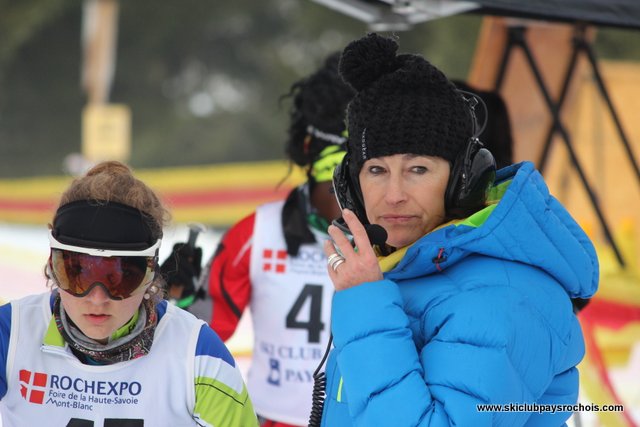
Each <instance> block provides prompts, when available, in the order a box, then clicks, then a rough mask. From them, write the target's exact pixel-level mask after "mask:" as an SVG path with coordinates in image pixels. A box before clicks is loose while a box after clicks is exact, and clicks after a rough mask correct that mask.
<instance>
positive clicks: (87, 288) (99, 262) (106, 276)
mask: <svg viewBox="0 0 640 427" xmlns="http://www.w3.org/2000/svg"><path fill="white" fill-rule="evenodd" d="M160 242H161V240H160V239H158V240H157V241H156V243H155V244H154V245H153V246H151V247H149V248H147V249H143V250H137V251H132V250H111V249H97V248H85V247H81V246H73V245H67V244H64V243H61V242H59V241H58V240H56V238H55V237H54V236H53V233H51V232H50V233H49V243H50V247H51V257H50V267H51V271H52V274H53V277H54V279H55V280H56V282H57V285H58V287H59V288H60V289H62V290H64V291H66V292H68V293H70V294H71V295H73V296H76V297H83V296H85V295H87V294H89V292H91V290H92V289H93V288H94V287H96V286H100V287H102V288H103V289H104V290H105V291H106V292H107V294H108V295H109V298H111V299H114V300H122V299H126V298H129V297H131V296H133V295H137V294H140V293H142V292H144V291H145V290H146V288H147V286H148V285H149V284H151V282H152V281H153V279H154V277H155V270H156V263H157V254H158V249H159V248H160Z"/></svg>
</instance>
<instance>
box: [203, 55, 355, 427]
mask: <svg viewBox="0 0 640 427" xmlns="http://www.w3.org/2000/svg"><path fill="white" fill-rule="evenodd" d="M352 95H353V91H352V89H351V88H350V87H349V86H347V85H346V84H345V83H344V82H343V81H342V79H341V78H340V77H339V75H338V55H336V54H334V55H331V56H329V57H328V58H327V59H326V61H325V63H324V65H323V66H322V67H321V68H320V69H318V70H317V71H315V72H314V73H313V74H311V75H310V76H308V77H306V78H304V79H302V80H300V81H298V82H296V83H295V84H293V86H292V87H291V91H290V93H289V96H290V97H291V98H292V107H291V110H290V119H291V120H290V126H289V131H288V133H289V138H288V140H287V144H286V153H287V157H288V158H289V159H290V161H291V162H292V163H295V164H297V165H299V166H302V167H305V168H306V170H307V177H308V179H307V181H306V182H305V183H304V184H302V185H301V186H299V187H297V188H295V189H293V190H292V191H291V192H290V193H289V195H288V197H287V198H286V200H281V201H277V202H272V203H268V204H265V205H262V206H260V207H258V208H257V210H256V211H255V212H253V213H252V214H250V215H249V216H247V217H246V218H244V219H242V220H240V221H239V222H238V223H236V224H235V225H234V226H233V227H231V228H230V229H229V230H228V232H227V233H226V234H225V235H224V236H223V238H222V240H221V242H220V244H219V246H218V248H217V250H216V252H215V254H214V255H213V257H212V259H211V260H210V261H209V262H208V263H207V266H206V267H205V269H204V270H205V271H204V274H205V275H206V276H205V277H203V278H201V280H205V281H206V282H205V283H208V287H209V288H208V290H209V294H210V295H211V297H212V299H213V314H212V319H211V326H212V328H213V329H214V330H215V331H216V332H217V333H218V334H219V335H220V337H221V338H222V339H223V340H227V339H228V338H229V337H230V336H231V335H232V334H233V332H234V331H235V329H236V327H237V325H238V322H239V320H240V317H241V316H242V313H243V312H244V310H245V309H246V308H247V307H249V308H250V310H251V317H252V320H253V331H254V339H255V341H254V348H253V358H252V363H251V368H250V371H249V374H248V380H247V386H248V388H249V393H250V395H251V399H252V401H253V404H254V407H255V408H256V412H257V413H258V415H259V418H260V421H261V425H262V426H268V427H288V426H303V425H304V426H306V425H307V423H308V420H309V413H310V410H311V401H312V388H313V372H314V370H315V369H316V367H317V366H318V365H319V363H320V360H321V359H322V356H323V354H324V352H325V348H326V346H327V342H328V340H329V335H330V325H329V318H330V305H331V298H332V295H333V287H332V285H331V281H330V280H329V277H328V275H327V268H326V266H327V261H326V257H325V255H324V253H323V251H322V244H323V242H324V241H325V240H326V239H328V235H327V233H326V230H327V227H328V225H329V224H330V222H331V220H333V219H336V218H338V217H339V216H340V210H339V208H338V205H337V202H336V199H335V196H334V194H333V188H332V184H331V179H332V177H333V170H334V168H335V166H336V165H337V164H339V163H340V161H341V160H342V158H343V157H344V154H345V151H344V142H345V140H346V138H345V136H344V130H345V120H344V112H345V110H346V106H347V103H348V102H349V100H350V99H351V97H352ZM207 276H208V277H207Z"/></svg>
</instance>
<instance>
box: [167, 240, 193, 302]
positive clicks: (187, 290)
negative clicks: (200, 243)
mask: <svg viewBox="0 0 640 427" xmlns="http://www.w3.org/2000/svg"><path fill="white" fill-rule="evenodd" d="M201 262H202V248H199V247H197V246H196V247H192V246H190V245H187V244H186V243H176V244H175V245H173V249H172V250H171V255H169V256H168V257H167V259H165V260H164V262H163V263H162V264H161V265H160V271H161V272H162V275H163V276H164V279H165V281H166V282H167V286H168V289H167V291H168V292H170V291H171V288H172V287H182V295H181V297H180V298H185V297H188V296H190V295H193V294H194V293H195V292H196V288H195V282H196V281H197V280H198V278H199V277H200V272H201V271H202V266H201Z"/></svg>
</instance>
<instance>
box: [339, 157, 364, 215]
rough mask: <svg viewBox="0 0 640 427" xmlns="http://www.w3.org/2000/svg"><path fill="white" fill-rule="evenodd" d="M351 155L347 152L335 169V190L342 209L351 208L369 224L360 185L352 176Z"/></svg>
mask: <svg viewBox="0 0 640 427" xmlns="http://www.w3.org/2000/svg"><path fill="white" fill-rule="evenodd" d="M349 157H350V156H349V154H348V153H347V155H346V156H344V158H343V159H342V162H340V164H339V165H338V166H336V168H335V169H334V171H333V190H334V192H335V195H336V200H337V201H338V206H340V210H342V209H349V210H350V211H352V212H353V213H355V214H356V216H357V217H358V219H359V220H360V222H361V223H362V224H368V223H369V221H368V220H367V213H366V211H365V210H364V203H363V200H362V194H361V192H360V186H359V185H358V183H357V182H354V178H353V177H352V176H351V171H350V167H349V162H350V158H349Z"/></svg>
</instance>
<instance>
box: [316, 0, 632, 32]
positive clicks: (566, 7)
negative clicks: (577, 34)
mask: <svg viewBox="0 0 640 427" xmlns="http://www.w3.org/2000/svg"><path fill="white" fill-rule="evenodd" d="M313 1H315V2H317V3H321V4H324V5H326V6H328V7H330V8H333V9H336V10H338V11H340V12H342V13H345V14H347V15H351V16H352V17H354V18H356V19H360V20H362V21H365V22H368V23H369V24H372V25H375V24H378V23H388V24H391V25H393V24H398V23H405V24H408V25H412V24H416V23H418V22H423V21H427V20H431V19H437V18H441V17H443V16H448V15H453V14H457V13H473V14H481V15H495V16H509V17H517V18H528V19H536V20H545V21H559V22H569V23H579V22H581V23H584V24H589V25H595V26H604V27H619V28H630V29H640V0H471V1H469V0H313Z"/></svg>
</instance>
